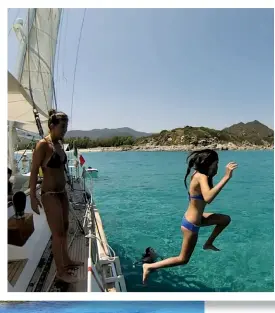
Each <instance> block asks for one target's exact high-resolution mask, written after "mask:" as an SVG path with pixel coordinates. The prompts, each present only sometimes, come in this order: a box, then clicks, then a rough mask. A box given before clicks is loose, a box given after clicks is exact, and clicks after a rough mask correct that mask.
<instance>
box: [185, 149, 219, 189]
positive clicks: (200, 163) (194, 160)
mask: <svg viewBox="0 0 275 313" xmlns="http://www.w3.org/2000/svg"><path fill="white" fill-rule="evenodd" d="M218 159H219V157H218V154H217V152H216V151H214V150H211V149H204V150H199V151H193V152H192V153H190V154H189V156H188V157H187V159H186V161H187V163H188V167H187V171H186V174H185V178H184V184H185V187H186V189H188V188H187V183H186V180H187V177H188V175H189V174H190V172H191V169H192V168H193V169H194V170H196V171H198V172H200V173H201V174H205V175H207V176H208V184H209V187H210V188H213V177H212V176H209V167H210V166H211V165H212V164H213V162H215V161H218Z"/></svg>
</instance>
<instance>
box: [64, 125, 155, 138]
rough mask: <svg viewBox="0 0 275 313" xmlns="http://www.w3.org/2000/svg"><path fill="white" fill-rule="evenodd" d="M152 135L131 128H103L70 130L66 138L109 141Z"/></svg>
mask: <svg viewBox="0 0 275 313" xmlns="http://www.w3.org/2000/svg"><path fill="white" fill-rule="evenodd" d="M150 135H152V134H151V133H145V132H139V131H136V130H134V129H132V128H129V127H121V128H113V129H112V128H111V129H110V128H103V129H92V130H70V131H68V132H67V134H66V138H78V137H80V138H83V137H88V138H90V139H107V138H112V137H115V136H120V137H128V136H129V137H133V138H140V137H147V136H150Z"/></svg>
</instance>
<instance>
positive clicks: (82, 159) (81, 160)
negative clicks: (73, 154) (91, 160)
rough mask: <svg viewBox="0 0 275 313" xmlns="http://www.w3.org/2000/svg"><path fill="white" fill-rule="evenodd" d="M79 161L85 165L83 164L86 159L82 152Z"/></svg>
mask: <svg viewBox="0 0 275 313" xmlns="http://www.w3.org/2000/svg"><path fill="white" fill-rule="evenodd" d="M79 163H80V165H81V166H83V164H84V163H85V159H84V158H83V156H82V154H80V156H79Z"/></svg>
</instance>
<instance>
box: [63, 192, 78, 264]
mask: <svg viewBox="0 0 275 313" xmlns="http://www.w3.org/2000/svg"><path fill="white" fill-rule="evenodd" d="M61 205H62V210H63V223H64V231H65V237H64V250H63V257H64V266H65V267H66V268H68V269H70V268H77V267H79V266H83V265H84V262H81V261H72V260H71V259H70V257H69V253H68V230H69V205H70V204H69V200H68V195H67V193H65V194H64V195H62V198H61Z"/></svg>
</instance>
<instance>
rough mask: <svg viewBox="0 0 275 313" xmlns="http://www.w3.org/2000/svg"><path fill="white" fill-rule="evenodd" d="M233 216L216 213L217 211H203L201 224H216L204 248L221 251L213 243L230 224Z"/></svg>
mask: <svg viewBox="0 0 275 313" xmlns="http://www.w3.org/2000/svg"><path fill="white" fill-rule="evenodd" d="M230 222H231V218H230V216H228V215H224V214H216V213H203V218H202V223H201V226H202V227H204V226H212V225H216V227H215V228H214V230H213V232H212V234H211V235H210V237H209V238H208V239H207V241H206V243H205V244H204V246H203V249H205V250H207V249H210V250H214V251H220V250H219V249H218V248H216V247H215V246H214V245H213V242H214V240H215V239H216V238H217V237H218V236H219V234H220V233H221V232H222V231H223V230H224V229H225V228H226V227H227V226H228V225H229V223H230Z"/></svg>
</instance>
